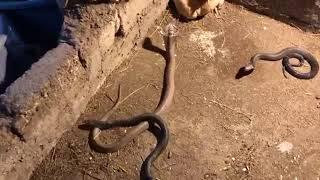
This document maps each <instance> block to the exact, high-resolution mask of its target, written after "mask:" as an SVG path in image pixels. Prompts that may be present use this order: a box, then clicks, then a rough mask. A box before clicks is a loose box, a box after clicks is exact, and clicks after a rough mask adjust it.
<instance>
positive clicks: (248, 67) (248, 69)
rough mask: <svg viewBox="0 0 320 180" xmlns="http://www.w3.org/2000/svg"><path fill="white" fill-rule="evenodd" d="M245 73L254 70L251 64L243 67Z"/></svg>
mask: <svg viewBox="0 0 320 180" xmlns="http://www.w3.org/2000/svg"><path fill="white" fill-rule="evenodd" d="M243 70H245V71H253V70H254V66H253V65H252V64H248V65H246V66H245V67H244V69H243Z"/></svg>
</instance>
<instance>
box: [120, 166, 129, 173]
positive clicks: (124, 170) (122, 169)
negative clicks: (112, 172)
mask: <svg viewBox="0 0 320 180" xmlns="http://www.w3.org/2000/svg"><path fill="white" fill-rule="evenodd" d="M118 167H119V168H120V169H121V171H123V172H124V173H126V174H128V171H127V170H126V169H124V168H123V167H122V166H120V165H118Z"/></svg>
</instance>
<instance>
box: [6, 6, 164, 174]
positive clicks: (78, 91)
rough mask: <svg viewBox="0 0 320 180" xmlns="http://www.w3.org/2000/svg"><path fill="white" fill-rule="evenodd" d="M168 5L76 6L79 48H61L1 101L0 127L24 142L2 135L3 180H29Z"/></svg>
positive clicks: (72, 25) (73, 23)
mask: <svg viewBox="0 0 320 180" xmlns="http://www.w3.org/2000/svg"><path fill="white" fill-rule="evenodd" d="M167 3H168V0H165V1H158V2H155V1H153V0H136V1H134V2H133V1H129V2H127V3H123V4H118V5H107V4H100V5H88V6H85V7H81V6H78V7H76V8H72V10H70V11H69V12H68V13H67V20H66V24H67V26H66V31H67V32H69V33H70V34H71V35H73V37H74V38H75V39H74V40H75V42H76V46H75V47H76V48H75V47H72V46H69V45H67V44H60V45H59V46H58V47H57V48H56V49H53V50H52V51H50V52H48V53H47V54H46V55H45V56H44V57H43V58H42V59H40V60H39V61H38V62H37V63H35V64H33V66H32V67H31V69H30V70H29V71H27V72H26V73H25V74H24V75H23V76H22V77H20V78H19V79H18V80H16V81H15V82H14V83H13V84H12V85H11V86H10V87H9V88H7V90H6V92H5V94H2V95H1V97H0V106H1V110H2V115H1V116H0V117H1V118H2V120H1V119H0V122H1V121H3V120H4V119H6V120H10V123H12V124H15V126H16V127H17V130H18V131H19V132H20V133H22V134H23V136H24V138H25V139H26V142H22V141H20V140H19V138H17V137H16V136H14V135H12V134H8V133H1V134H0V138H1V142H0V159H1V165H0V180H11V179H17V180H18V179H19V180H25V179H28V178H29V177H30V175H31V173H32V171H33V170H34V168H35V167H36V166H37V165H38V164H40V162H41V160H42V159H43V158H44V157H45V156H46V155H47V153H48V152H49V151H50V150H51V149H52V147H53V146H54V145H55V144H56V142H57V140H58V138H59V137H61V135H62V134H63V133H64V132H65V131H66V130H68V129H69V128H70V127H71V126H72V125H73V124H74V123H75V122H76V120H77V119H78V117H79V116H80V114H81V113H82V112H83V111H84V109H85V107H86V105H87V103H88V101H89V100H90V98H91V97H92V96H93V95H94V94H95V92H96V91H97V90H98V89H99V87H100V86H101V84H102V83H103V82H104V81H105V79H106V77H107V76H108V75H109V74H110V73H111V72H112V71H113V70H114V69H115V68H116V67H118V66H119V65H120V64H121V63H122V62H123V61H124V60H125V59H126V58H127V57H128V56H129V55H130V53H131V52H132V50H133V49H134V48H135V47H136V46H137V43H139V42H140V41H141V40H142V39H143V38H144V37H145V36H146V33H147V31H148V28H149V27H150V26H151V25H152V24H153V23H154V21H155V19H156V18H157V17H158V16H159V15H160V14H161V13H162V11H163V10H164V9H165V8H166V6H167ZM74 17H76V18H74ZM0 127H1V123H0Z"/></svg>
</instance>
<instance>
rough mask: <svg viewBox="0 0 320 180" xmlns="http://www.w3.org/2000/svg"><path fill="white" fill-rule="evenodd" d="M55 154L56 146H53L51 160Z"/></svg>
mask: <svg viewBox="0 0 320 180" xmlns="http://www.w3.org/2000/svg"><path fill="white" fill-rule="evenodd" d="M55 156H56V148H55V147H54V148H53V150H52V154H51V161H53V160H55Z"/></svg>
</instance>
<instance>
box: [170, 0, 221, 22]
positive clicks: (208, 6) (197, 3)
mask: <svg viewBox="0 0 320 180" xmlns="http://www.w3.org/2000/svg"><path fill="white" fill-rule="evenodd" d="M173 2H174V4H175V6H176V9H177V11H178V13H179V14H180V15H182V16H184V17H185V18H188V19H195V18H197V17H201V16H204V15H206V14H208V13H209V12H211V11H213V10H215V9H216V8H220V7H221V6H222V4H223V3H224V0H173Z"/></svg>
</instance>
